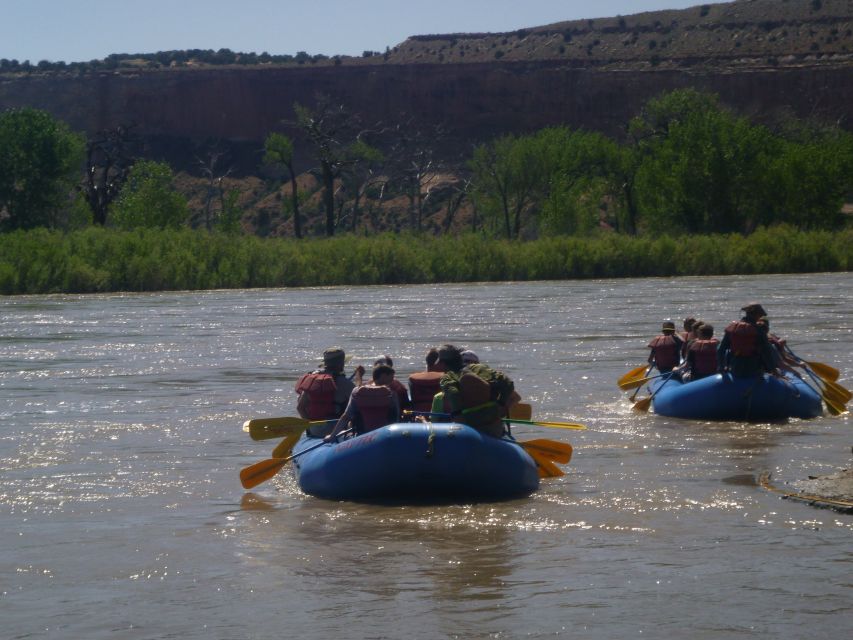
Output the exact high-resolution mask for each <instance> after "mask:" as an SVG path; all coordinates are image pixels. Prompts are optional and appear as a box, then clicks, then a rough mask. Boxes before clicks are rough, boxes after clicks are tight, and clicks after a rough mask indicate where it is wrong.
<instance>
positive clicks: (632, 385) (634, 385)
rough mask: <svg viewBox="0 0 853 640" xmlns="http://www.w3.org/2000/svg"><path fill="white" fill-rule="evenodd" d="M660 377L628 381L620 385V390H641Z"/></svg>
mask: <svg viewBox="0 0 853 640" xmlns="http://www.w3.org/2000/svg"><path fill="white" fill-rule="evenodd" d="M658 377H659V376H652V377H650V378H637V379H636V380H628V381H627V382H622V383H620V384H619V388H620V389H622V391H628V390H629V389H639V388H640V387H642V386H643V385H644V384H646V383H647V382H648V381H649V380H656V379H657V378H658Z"/></svg>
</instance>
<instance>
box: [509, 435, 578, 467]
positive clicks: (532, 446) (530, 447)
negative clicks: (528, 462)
mask: <svg viewBox="0 0 853 640" xmlns="http://www.w3.org/2000/svg"><path fill="white" fill-rule="evenodd" d="M518 444H520V445H521V446H522V447H524V450H525V451H527V453H529V454H530V455H531V457H532V456H533V452H535V453H537V454H538V455H540V456H542V457H545V458H548V459H549V460H552V461H553V462H559V463H560V464H568V462H569V461H570V460H571V459H572V445H570V444H568V443H566V442H557V441H556V440H545V439H537V440H527V441H526V442H519V443H518Z"/></svg>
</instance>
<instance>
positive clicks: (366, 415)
mask: <svg viewBox="0 0 853 640" xmlns="http://www.w3.org/2000/svg"><path fill="white" fill-rule="evenodd" d="M393 378H394V369H393V368H392V367H390V366H388V365H387V364H380V365H378V366H376V367H374V368H373V374H372V380H373V381H372V382H371V383H369V384H366V385H363V386H360V387H358V388H356V389H355V390H354V391H353V392H352V394H351V395H350V400H349V403H348V404H347V407H346V409H345V410H344V412H343V415H341V417H340V419H339V420H338V422H337V424H336V425H335V428H334V429H333V430H332V433H331V434H330V435H329V436H327V440H331V439H333V438H334V437H335V436H337V434H338V433H340V432H341V431H342V430H343V429H344V428H345V427H346V426H347V424H350V425H351V426H352V427H353V428H354V429H355V431H356V433H358V434H362V433H368V432H370V431H373V430H375V429H378V428H380V427H384V426H385V425H388V424H391V423H393V422H397V421H398V420H399V419H400V404H399V402H398V400H397V395H396V394H395V393H394V392H393V391H392V390H391V387H390V383H391V380H393Z"/></svg>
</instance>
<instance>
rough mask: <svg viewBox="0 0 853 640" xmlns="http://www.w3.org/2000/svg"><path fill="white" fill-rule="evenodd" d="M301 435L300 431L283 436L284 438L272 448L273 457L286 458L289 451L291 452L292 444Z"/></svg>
mask: <svg viewBox="0 0 853 640" xmlns="http://www.w3.org/2000/svg"><path fill="white" fill-rule="evenodd" d="M301 437H302V432H301V431H300V432H298V433H291V434H290V435H288V436H285V438H284V440H282V441H281V442H279V443H278V446H277V447H276V448H275V449H273V450H272V457H273V458H286V457H287V456H289V455H290V454H291V453H293V445H295V444H296V443H297V442H298V441H299V438H301Z"/></svg>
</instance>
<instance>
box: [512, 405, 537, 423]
mask: <svg viewBox="0 0 853 640" xmlns="http://www.w3.org/2000/svg"><path fill="white" fill-rule="evenodd" d="M509 417H510V418H516V419H518V420H530V419H531V418H532V417H533V407H532V406H531V405H529V404H526V403H524V402H518V403H516V404H514V405H512V406H511V407H510V408H509Z"/></svg>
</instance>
